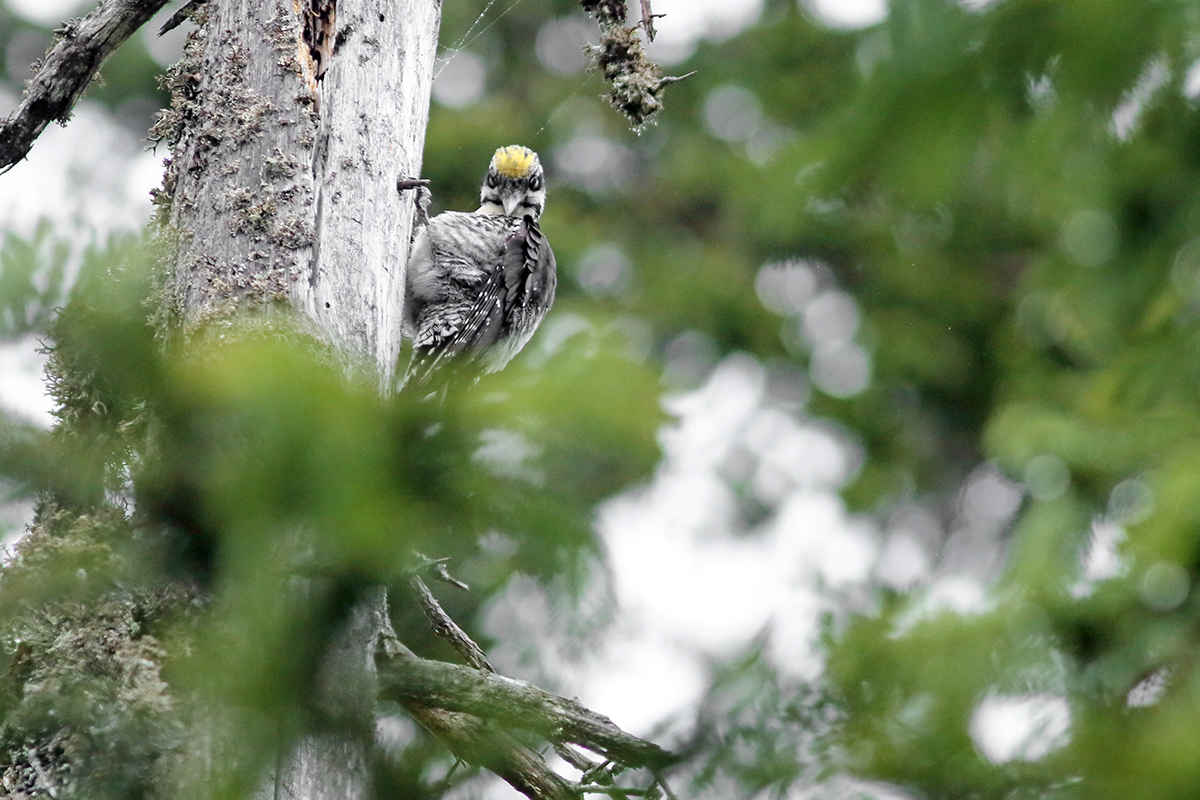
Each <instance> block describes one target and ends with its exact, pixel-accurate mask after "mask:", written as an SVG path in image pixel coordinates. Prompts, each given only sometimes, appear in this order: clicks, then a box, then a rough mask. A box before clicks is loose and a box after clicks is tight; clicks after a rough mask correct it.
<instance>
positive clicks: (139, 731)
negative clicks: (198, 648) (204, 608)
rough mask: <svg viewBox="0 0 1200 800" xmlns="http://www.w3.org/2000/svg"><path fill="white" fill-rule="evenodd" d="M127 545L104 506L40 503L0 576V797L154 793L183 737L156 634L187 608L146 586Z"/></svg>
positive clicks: (112, 510) (124, 532)
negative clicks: (0, 659) (0, 617)
mask: <svg viewBox="0 0 1200 800" xmlns="http://www.w3.org/2000/svg"><path fill="white" fill-rule="evenodd" d="M136 539H137V536H136V534H135V532H134V531H133V528H132V524H131V522H130V519H129V518H128V517H127V515H126V514H125V512H124V511H123V510H121V509H119V508H116V507H114V506H111V505H105V506H100V507H97V508H94V509H91V510H90V511H89V512H88V513H82V514H81V513H79V512H78V511H75V510H68V509H65V508H62V507H60V506H59V505H57V504H56V503H54V502H53V501H49V500H44V501H43V503H42V505H41V507H40V509H39V512H38V515H37V518H36V519H35V521H34V524H33V525H32V527H31V529H30V531H29V532H28V533H27V534H26V536H25V537H24V538H23V539H22V540H21V541H20V542H19V543H18V545H17V546H16V549H15V552H14V554H13V556H12V558H11V559H10V560H9V561H8V562H7V563H6V564H5V565H4V566H3V568H0V603H3V605H4V607H6V608H8V609H20V610H21V612H20V613H16V614H10V615H7V616H6V618H5V620H4V624H3V626H2V627H0V641H2V642H3V649H4V652H5V653H7V654H8V656H9V663H8V667H7V669H6V670H5V671H4V672H3V674H2V675H0V719H2V720H3V721H2V722H0V795H3V796H4V797H29V798H32V797H57V798H89V800H90V799H91V798H100V799H101V800H103V799H104V798H109V797H112V798H117V797H135V796H136V797H155V796H159V795H158V794H157V793H156V791H155V787H154V784H155V782H156V781H157V778H156V775H157V774H158V773H159V769H158V764H159V761H160V760H161V759H162V758H163V757H164V756H166V755H168V754H170V753H172V752H173V751H174V750H176V749H177V748H178V747H179V745H180V743H181V741H182V737H183V735H184V730H183V726H182V723H181V722H180V715H179V714H178V713H177V709H176V701H175V699H174V698H173V696H172V693H171V690H170V687H169V685H168V684H167V682H166V681H165V680H164V679H163V676H162V671H161V668H162V663H163V658H164V652H165V648H164V644H163V641H164V639H163V637H164V636H168V637H173V636H175V635H176V630H177V628H176V626H175V622H177V621H178V620H180V619H182V618H184V617H186V616H187V609H189V608H190V607H193V606H194V604H195V597H194V592H193V591H191V590H189V589H188V588H187V587H186V586H185V585H184V584H178V583H176V584H162V585H158V586H155V585H151V584H147V583H145V582H144V581H143V576H144V575H145V574H147V571H146V570H142V569H139V568H138V564H137V561H138V558H137V556H136V555H134V552H133V551H132V550H131V549H130V546H129V545H130V543H131V542H132V541H135V540H136Z"/></svg>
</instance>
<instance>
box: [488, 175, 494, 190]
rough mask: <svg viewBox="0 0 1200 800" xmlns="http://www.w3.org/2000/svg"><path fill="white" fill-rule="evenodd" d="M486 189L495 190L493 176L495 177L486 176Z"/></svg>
mask: <svg viewBox="0 0 1200 800" xmlns="http://www.w3.org/2000/svg"><path fill="white" fill-rule="evenodd" d="M487 187H488V188H489V189H495V188H496V176H495V175H488V176H487Z"/></svg>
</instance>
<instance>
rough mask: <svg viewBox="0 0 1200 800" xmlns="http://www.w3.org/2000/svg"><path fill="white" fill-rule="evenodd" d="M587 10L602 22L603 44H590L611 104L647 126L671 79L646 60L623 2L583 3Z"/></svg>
mask: <svg viewBox="0 0 1200 800" xmlns="http://www.w3.org/2000/svg"><path fill="white" fill-rule="evenodd" d="M583 7H584V10H586V11H587V12H588V13H589V14H591V15H592V16H593V17H595V18H596V21H597V22H599V23H600V43H599V44H598V45H588V47H587V53H588V55H589V56H590V58H591V61H592V68H593V69H599V70H600V71H601V73H602V74H603V75H604V79H605V80H606V81H608V84H609V91H608V102H609V103H611V104H612V106H613V108H615V109H617V110H618V111H620V112H621V113H622V114H624V115H625V117H626V118H627V119H628V120H629V121H630V122H631V123H633V127H634V129H635V130H639V129H641V128H643V127H645V126H646V124H648V123H649V122H650V121H652V119H653V118H654V116H655V115H656V114H657V113H658V112H659V111H661V110H662V107H663V104H662V93H663V90H664V89H665V88H666V86H667V84H669V83H671V82H672V79H670V78H663V74H662V69H660V68H659V66H658V65H657V64H655V63H654V62H653V61H651V60H650V59H648V58H647V57H646V50H645V48H644V47H643V46H642V40H641V37H640V36H639V35H638V27H637V26H632V27H630V26H628V25H627V24H626V18H627V14H628V9H627V7H626V5H625V2H624V0H584V3H583Z"/></svg>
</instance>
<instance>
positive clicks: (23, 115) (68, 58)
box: [0, 0, 167, 171]
mask: <svg viewBox="0 0 1200 800" xmlns="http://www.w3.org/2000/svg"><path fill="white" fill-rule="evenodd" d="M166 3H167V0H105V2H102V3H101V4H100V5H98V6H97V7H96V8H95V9H94V10H93V11H92V12H91V13H90V14H88V15H87V16H85V17H83V18H82V19H79V20H72V21H70V22H67V23H65V24H64V25H63V26H62V27H60V28H59V29H58V30H57V31H55V34H56V41H55V43H54V44H53V45H52V46H51V48H50V50H49V52H47V53H46V57H45V58H44V59H43V60H42V63H41V67H40V68H39V69H38V71H37V74H36V75H34V77H33V78H31V79H30V81H29V82H28V83H27V84H26V85H25V95H24V97H22V98H21V104H20V105H19V106H17V110H16V112H15V113H14V114H13V115H12V116H10V117H9V118H8V119H7V120H5V122H4V124H3V125H0V171H4V170H8V169H10V168H11V167H12V166H13V165H14V164H16V163H17V162H19V161H20V160H21V159H23V158H25V156H26V155H28V154H29V151H30V149H31V148H32V147H33V143H34V141H35V140H36V139H37V137H38V136H40V135H41V133H42V131H44V130H45V129H46V126H47V125H49V124H50V123H51V122H54V121H58V122H63V123H65V122H66V121H67V120H68V119H69V118H70V116H71V110H72V109H74V108H75V103H76V102H78V100H79V98H80V97H81V96H82V95H83V92H84V90H86V89H87V87H88V85H89V84H90V83H91V82H92V79H93V78H94V77H96V73H97V72H99V71H100V65H101V64H103V63H104V59H106V58H108V56H109V55H111V54H112V52H113V51H114V50H116V49H117V48H118V47H120V46H121V44H123V43H124V41H125V40H126V39H128V38H129V37H130V36H131V35H133V32H134V31H136V30H137V29H138V28H140V27H142V25H144V24H145V23H146V21H147V20H149V19H150V18H151V17H152V16H154V14H155V13H156V12H157V11H158V10H159V9H160V8H162V7H163V6H164V5H166Z"/></svg>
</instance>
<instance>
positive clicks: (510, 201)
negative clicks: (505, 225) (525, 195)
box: [500, 194, 521, 217]
mask: <svg viewBox="0 0 1200 800" xmlns="http://www.w3.org/2000/svg"><path fill="white" fill-rule="evenodd" d="M500 202H501V203H502V204H503V205H504V213H505V214H507V215H508V216H510V217H511V216H512V215H513V212H514V211H516V210H517V206H519V205H521V197H520V196H519V195H515V194H510V195H505V196H504V197H502V198H500Z"/></svg>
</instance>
